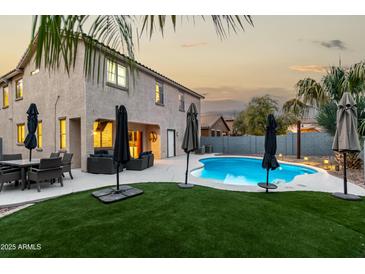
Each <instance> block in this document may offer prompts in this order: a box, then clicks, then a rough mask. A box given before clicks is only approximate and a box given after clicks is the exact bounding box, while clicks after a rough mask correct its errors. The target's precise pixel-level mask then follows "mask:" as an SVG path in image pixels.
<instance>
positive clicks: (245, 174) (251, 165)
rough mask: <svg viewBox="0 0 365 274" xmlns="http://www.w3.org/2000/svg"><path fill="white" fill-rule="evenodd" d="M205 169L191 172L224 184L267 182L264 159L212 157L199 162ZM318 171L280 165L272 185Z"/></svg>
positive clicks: (273, 177)
mask: <svg viewBox="0 0 365 274" xmlns="http://www.w3.org/2000/svg"><path fill="white" fill-rule="evenodd" d="M199 161H200V162H201V163H202V164H203V165H204V167H202V168H198V169H196V170H194V171H192V172H191V174H192V175H193V176H195V177H199V178H202V179H213V180H215V181H221V182H222V183H224V184H234V185H256V184H257V183H258V182H265V181H266V170H265V169H263V168H262V167H261V162H262V159H257V158H248V157H212V158H205V159H201V160H199ZM317 172H318V171H317V170H315V169H312V168H308V167H304V166H301V165H295V164H284V163H280V167H279V168H278V169H276V170H271V171H270V176H269V181H270V182H271V183H290V182H291V181H292V180H293V179H294V178H295V177H296V176H298V175H306V174H314V173H317Z"/></svg>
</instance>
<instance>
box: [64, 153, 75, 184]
mask: <svg viewBox="0 0 365 274" xmlns="http://www.w3.org/2000/svg"><path fill="white" fill-rule="evenodd" d="M73 156H74V155H73V153H64V154H63V158H62V176H63V177H65V175H64V174H63V173H65V172H68V174H70V178H71V180H73V178H74V177H73V176H72V173H71V161H72V157H73Z"/></svg>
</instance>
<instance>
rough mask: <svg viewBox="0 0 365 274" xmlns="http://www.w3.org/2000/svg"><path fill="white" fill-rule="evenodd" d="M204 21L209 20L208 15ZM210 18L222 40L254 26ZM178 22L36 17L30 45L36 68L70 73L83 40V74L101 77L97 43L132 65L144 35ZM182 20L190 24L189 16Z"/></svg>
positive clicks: (243, 18)
mask: <svg viewBox="0 0 365 274" xmlns="http://www.w3.org/2000/svg"><path fill="white" fill-rule="evenodd" d="M194 18H195V17H194ZM201 18H202V19H203V20H204V21H208V18H207V17H205V16H202V17H201ZM209 18H210V20H211V22H212V23H213V26H214V28H215V30H216V32H217V35H218V36H219V37H220V38H221V39H224V38H226V37H227V36H228V35H229V34H230V33H232V32H238V31H242V30H244V29H245V28H244V23H248V24H249V25H251V26H253V21H252V18H251V16H248V15H242V16H239V15H222V16H220V15H212V16H210V17H209ZM176 19H177V18H176V16H175V15H172V16H165V15H158V16H154V15H146V16H140V17H137V16H126V15H113V16H112V15H101V16H84V15H60V16H59V15H42V16H34V17H33V24H32V25H33V28H32V41H31V45H32V44H36V50H35V62H36V66H37V67H40V66H41V65H43V66H44V67H45V68H48V69H55V68H58V67H59V66H60V65H61V64H62V65H63V66H64V67H65V69H66V70H67V72H68V73H70V70H71V69H72V68H73V67H74V66H75V62H76V56H77V48H78V45H79V42H80V41H82V42H83V43H84V45H85V53H84V54H85V59H84V60H85V62H84V72H85V74H86V75H87V76H92V77H95V76H97V77H98V78H99V76H100V75H102V73H100V70H101V68H103V67H105V59H104V58H101V57H100V54H99V52H100V51H99V47H100V44H99V43H97V42H101V43H103V44H105V45H106V46H107V47H109V48H110V49H111V51H110V52H108V53H109V54H111V55H114V56H116V55H117V51H118V50H119V49H122V50H123V52H124V53H125V54H126V55H127V56H128V57H129V61H130V62H131V64H133V61H134V48H135V43H136V42H138V40H139V37H140V36H141V34H143V33H147V34H148V35H149V36H150V37H151V36H152V35H153V34H154V33H155V32H156V28H157V29H158V30H159V32H161V34H162V35H164V29H165V28H166V26H167V24H168V22H170V23H171V24H172V26H173V28H174V29H175V28H176V25H177V23H176ZM183 19H186V21H188V20H187V19H188V16H186V17H182V18H181V20H182V21H183ZM191 21H194V20H191ZM95 71H97V75H95V74H96V73H95Z"/></svg>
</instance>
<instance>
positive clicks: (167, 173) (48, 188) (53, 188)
mask: <svg viewBox="0 0 365 274" xmlns="http://www.w3.org/2000/svg"><path fill="white" fill-rule="evenodd" d="M212 156H215V155H214V154H209V155H208V154H205V155H194V154H193V155H191V157H190V159H191V161H190V166H189V169H190V171H191V170H193V169H196V168H199V167H201V166H202V164H201V163H200V162H199V159H201V158H207V157H212ZM185 168H186V156H178V157H174V158H168V159H162V160H156V161H155V165H154V166H153V167H151V168H148V169H146V170H143V171H130V170H125V171H123V172H121V173H120V182H121V184H133V183H140V182H183V181H184V178H185ZM318 170H319V172H318V173H316V174H311V175H304V176H297V177H295V179H294V180H293V181H292V182H291V183H290V184H285V183H283V184H279V185H278V189H277V190H275V191H298V190H301V191H320V192H342V191H343V182H342V180H341V179H340V178H337V177H335V176H332V175H330V174H328V173H327V172H326V171H324V170H322V169H318ZM73 175H74V180H71V179H70V178H69V177H68V175H66V178H65V180H64V187H61V186H60V185H59V184H57V183H56V184H53V185H49V184H47V183H43V184H42V185H41V192H37V189H36V187H35V186H33V185H32V188H31V189H30V190H24V191H21V190H20V187H17V188H16V187H14V184H6V185H5V186H4V188H3V191H2V192H0V207H9V206H15V205H22V204H26V203H34V202H37V201H42V200H45V199H49V198H54V197H57V196H62V195H66V194H70V193H74V192H80V191H84V190H89V189H94V188H98V187H103V186H110V185H115V183H116V179H115V177H116V175H99V174H90V173H85V172H81V170H80V169H75V170H73ZM189 181H190V183H194V184H196V185H202V186H209V187H213V188H217V189H224V190H233V191H251V192H263V191H264V190H263V189H261V188H259V187H257V186H255V185H253V186H247V185H228V184H223V183H222V182H218V181H212V180H203V179H201V178H196V177H194V176H192V175H190V176H189ZM348 191H349V193H352V194H357V195H361V196H365V189H364V188H361V187H359V186H357V185H354V184H352V183H348Z"/></svg>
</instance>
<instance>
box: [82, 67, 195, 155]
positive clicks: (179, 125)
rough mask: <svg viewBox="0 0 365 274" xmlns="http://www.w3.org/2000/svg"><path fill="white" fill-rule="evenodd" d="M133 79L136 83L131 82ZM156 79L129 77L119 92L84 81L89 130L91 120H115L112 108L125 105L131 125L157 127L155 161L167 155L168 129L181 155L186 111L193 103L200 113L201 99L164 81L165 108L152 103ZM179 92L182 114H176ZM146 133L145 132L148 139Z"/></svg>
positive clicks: (136, 75)
mask: <svg viewBox="0 0 365 274" xmlns="http://www.w3.org/2000/svg"><path fill="white" fill-rule="evenodd" d="M133 77H135V81H133ZM155 81H156V78H155V77H154V76H152V75H149V74H147V73H144V72H141V71H140V72H138V73H133V74H132V73H130V74H129V87H128V91H126V90H121V89H118V88H115V87H111V86H108V85H107V84H106V85H102V84H99V85H98V84H96V82H95V81H92V80H87V82H86V112H87V115H86V116H87V119H88V122H87V126H88V130H92V124H93V121H95V120H96V119H109V120H114V119H115V118H114V117H115V105H119V104H124V105H125V107H126V108H127V111H128V120H129V121H130V122H132V123H142V124H147V125H159V127H160V130H159V136H158V141H157V142H156V143H155V144H154V146H157V145H158V144H160V148H161V152H160V155H156V156H157V157H156V158H160V157H161V158H165V157H166V156H167V129H175V130H176V154H177V155H181V154H182V153H183V150H182V149H181V144H182V140H183V137H184V136H183V135H184V130H185V124H186V111H187V109H188V107H189V105H190V104H191V103H193V102H194V103H195V104H196V106H197V108H198V112H199V113H200V100H199V98H197V97H195V96H192V95H190V94H188V93H186V92H183V91H182V90H179V89H177V88H176V87H174V86H172V85H170V84H168V83H166V82H164V81H163V80H162V82H163V83H164V106H160V105H156V103H155V83H156V82H155ZM179 92H182V93H183V94H184V99H185V111H184V112H182V111H179ZM147 134H148V132H146V133H145V137H147V136H148V135H147ZM87 148H88V150H87V153H92V151H93V148H92V138H91V137H90V138H88V139H87Z"/></svg>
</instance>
